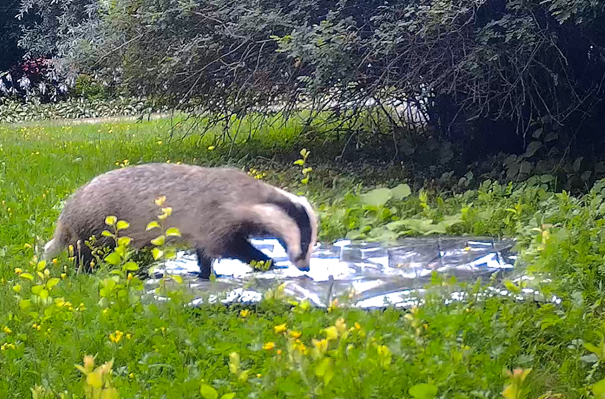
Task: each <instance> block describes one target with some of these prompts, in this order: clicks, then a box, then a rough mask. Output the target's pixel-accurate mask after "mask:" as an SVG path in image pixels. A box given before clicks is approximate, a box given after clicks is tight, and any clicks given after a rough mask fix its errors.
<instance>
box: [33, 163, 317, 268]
mask: <svg viewBox="0 0 605 399" xmlns="http://www.w3.org/2000/svg"><path fill="white" fill-rule="evenodd" d="M162 197H164V198H165V202H164V204H163V205H162V207H163V208H166V207H170V208H172V212H171V215H170V216H169V217H168V218H166V219H165V220H164V221H163V222H164V223H165V224H164V225H163V226H162V227H163V228H164V229H168V228H171V227H176V228H178V229H179V231H180V233H181V235H180V237H170V238H171V240H172V241H171V242H175V243H180V244H184V245H186V246H188V247H189V248H190V249H195V253H196V256H197V262H198V265H199V268H200V277H201V278H202V279H209V278H210V274H211V270H212V263H213V261H214V260H215V259H220V258H229V259H236V260H239V261H242V262H244V263H247V264H250V263H252V262H253V261H256V262H259V261H264V262H270V264H272V259H271V258H269V257H268V256H267V255H266V254H264V253H263V252H262V251H260V250H258V249H257V248H255V247H254V246H253V245H252V244H251V243H250V242H249V241H248V240H249V238H251V237H253V236H257V237H262V236H265V237H267V236H273V237H275V238H276V239H277V240H278V241H279V242H280V244H281V245H282V246H283V247H284V249H285V250H286V252H287V254H288V258H289V260H290V262H291V263H292V264H293V265H294V266H296V267H297V268H298V269H300V270H303V271H305V270H309V262H310V257H311V253H312V251H313V248H314V247H315V244H316V242H317V218H316V215H315V212H314V210H313V207H312V206H311V204H310V203H309V201H308V200H307V199H306V198H305V197H303V196H297V195H294V194H292V193H289V192H287V191H285V190H282V189H280V188H277V187H274V186H272V185H270V184H267V183H265V182H263V181H261V180H258V179H255V178H253V177H251V176H249V175H248V174H247V173H245V172H243V171H241V170H239V169H235V168H232V167H201V166H194V165H186V164H169V163H149V164H142V165H135V166H129V167H125V168H121V169H116V170H112V171H109V172H105V173H103V174H100V175H98V176H97V177H95V178H94V179H92V180H90V181H89V182H88V183H87V184H85V185H83V186H82V187H80V188H79V189H77V190H76V191H75V192H74V193H73V194H72V195H71V196H70V197H69V198H68V199H67V200H66V202H65V206H64V207H63V210H62V211H61V213H60V215H59V218H58V220H57V223H56V227H55V232H54V234H53V237H52V239H51V240H50V241H49V242H48V243H47V244H46V245H45V246H44V253H43V258H44V259H50V258H52V257H54V256H56V255H57V254H58V253H59V252H61V251H62V250H64V249H66V248H67V247H68V246H73V248H75V249H76V252H77V253H76V256H75V258H76V260H75V262H76V267H77V268H79V267H82V268H83V269H84V270H86V271H90V266H91V261H92V260H93V259H94V256H93V254H92V251H91V249H90V248H89V247H88V246H87V245H84V243H85V242H86V240H88V239H89V238H91V237H93V236H94V237H95V239H96V242H97V243H98V244H100V245H101V246H104V247H109V248H114V247H115V243H114V241H113V239H112V238H111V237H105V236H103V235H102V234H101V233H102V232H103V231H104V230H106V229H108V226H107V225H106V224H105V221H106V217H107V216H115V217H116V218H117V219H118V220H124V221H127V222H128V223H129V224H130V226H129V227H128V228H127V230H125V232H124V235H126V236H128V237H130V239H131V244H130V245H131V247H132V248H134V249H136V250H140V249H143V248H149V247H151V245H152V243H151V241H152V240H153V239H154V238H156V237H157V236H158V235H159V233H158V229H150V230H148V229H147V226H148V223H149V222H151V221H154V220H157V219H156V217H157V216H158V214H161V212H160V208H159V207H158V205H157V203H156V200H157V198H162Z"/></svg>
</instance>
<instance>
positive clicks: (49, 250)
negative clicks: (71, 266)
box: [42, 222, 70, 261]
mask: <svg viewBox="0 0 605 399" xmlns="http://www.w3.org/2000/svg"><path fill="white" fill-rule="evenodd" d="M69 239H70V235H69V232H68V231H67V229H66V228H65V225H63V223H61V222H58V223H57V228H56V229H55V234H54V235H53V238H52V239H51V240H50V241H49V242H47V243H46V245H44V253H43V254H42V259H44V260H46V261H49V260H50V259H51V258H53V257H55V256H56V255H58V253H59V252H61V251H62V250H63V249H64V248H65V247H66V246H67V244H68V241H69Z"/></svg>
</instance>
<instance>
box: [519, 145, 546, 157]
mask: <svg viewBox="0 0 605 399" xmlns="http://www.w3.org/2000/svg"><path fill="white" fill-rule="evenodd" d="M541 147H542V143H540V142H539V141H532V142H531V143H529V145H528V146H527V150H525V154H523V155H524V156H525V157H527V158H530V157H532V156H533V155H534V154H535V153H536V151H538V150H539V149H540V148H541Z"/></svg>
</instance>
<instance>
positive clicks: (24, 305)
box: [19, 299, 32, 310]
mask: <svg viewBox="0 0 605 399" xmlns="http://www.w3.org/2000/svg"><path fill="white" fill-rule="evenodd" d="M31 305H32V301H31V299H21V300H20V301H19V308H20V309H21V310H26V309H27V308H29V307H30V306H31Z"/></svg>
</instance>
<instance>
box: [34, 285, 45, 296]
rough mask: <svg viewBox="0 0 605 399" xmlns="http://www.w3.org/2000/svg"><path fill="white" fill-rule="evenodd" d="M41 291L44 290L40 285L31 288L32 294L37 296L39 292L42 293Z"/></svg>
mask: <svg viewBox="0 0 605 399" xmlns="http://www.w3.org/2000/svg"><path fill="white" fill-rule="evenodd" d="M43 289H44V286H42V285H34V286H33V287H32V294H34V295H39V294H40V291H42V290H43Z"/></svg>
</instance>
